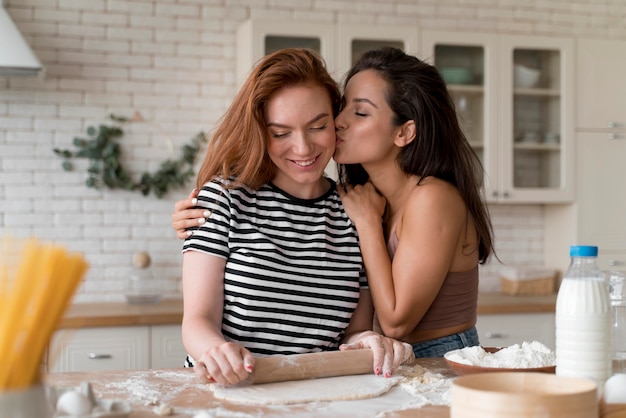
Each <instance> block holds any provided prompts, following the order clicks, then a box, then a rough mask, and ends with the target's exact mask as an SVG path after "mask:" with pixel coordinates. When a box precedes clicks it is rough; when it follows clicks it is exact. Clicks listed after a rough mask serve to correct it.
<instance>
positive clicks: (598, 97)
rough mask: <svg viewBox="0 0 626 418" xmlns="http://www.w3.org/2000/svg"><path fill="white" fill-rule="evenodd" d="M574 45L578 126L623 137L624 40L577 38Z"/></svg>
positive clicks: (625, 98)
mask: <svg viewBox="0 0 626 418" xmlns="http://www.w3.org/2000/svg"><path fill="white" fill-rule="evenodd" d="M577 48H578V54H577V62H576V69H577V72H578V77H577V83H576V90H577V91H578V100H577V103H578V106H577V113H576V127H577V129H578V130H579V131H600V132H603V133H605V136H606V137H607V138H609V139H615V140H617V139H621V140H624V139H626V94H625V92H626V78H625V77H624V68H626V54H624V51H626V41H623V40H607V39H578V41H577Z"/></svg>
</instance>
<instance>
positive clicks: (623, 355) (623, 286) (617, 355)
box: [605, 271, 626, 374]
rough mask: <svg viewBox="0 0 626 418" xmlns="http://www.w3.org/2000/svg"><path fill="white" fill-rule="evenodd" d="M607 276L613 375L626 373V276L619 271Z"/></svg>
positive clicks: (608, 272)
mask: <svg viewBox="0 0 626 418" xmlns="http://www.w3.org/2000/svg"><path fill="white" fill-rule="evenodd" d="M605 274H606V276H607V278H608V283H609V295H610V297H611V311H612V325H613V326H612V350H611V351H612V354H611V357H612V360H613V374H616V373H626V276H624V274H623V273H620V272H618V271H607V272H605Z"/></svg>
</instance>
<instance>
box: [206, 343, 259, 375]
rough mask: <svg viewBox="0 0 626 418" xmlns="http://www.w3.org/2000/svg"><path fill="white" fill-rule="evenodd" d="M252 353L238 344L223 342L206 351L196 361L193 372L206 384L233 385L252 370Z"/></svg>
mask: <svg viewBox="0 0 626 418" xmlns="http://www.w3.org/2000/svg"><path fill="white" fill-rule="evenodd" d="M254 363H255V360H254V357H253V356H252V353H250V351H248V350H247V349H245V348H244V347H242V346H240V345H239V344H235V343H231V342H225V343H222V344H220V345H216V346H215V347H213V348H211V349H210V350H208V351H206V352H205V353H204V354H203V355H202V357H200V358H199V359H197V360H196V362H195V365H194V371H195V372H196V374H197V375H198V376H199V377H200V378H201V379H202V380H203V381H204V382H208V383H219V384H221V385H234V384H235V383H238V382H240V381H242V380H245V379H247V378H248V376H249V375H250V373H251V372H252V371H253V370H254Z"/></svg>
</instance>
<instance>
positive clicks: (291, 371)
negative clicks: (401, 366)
mask: <svg viewBox="0 0 626 418" xmlns="http://www.w3.org/2000/svg"><path fill="white" fill-rule="evenodd" d="M373 363H374V355H373V353H372V350H370V349H360V350H348V351H324V352H320V353H308V354H292V355H285V356H281V355H277V356H270V357H261V358H257V359H256V364H255V366H254V371H253V372H252V373H251V374H250V377H249V378H248V379H246V380H249V381H250V383H253V384H259V383H271V382H284V381H288V380H304V379H312V378H319V377H333V376H345V375H352V374H368V373H373V372H374V365H373Z"/></svg>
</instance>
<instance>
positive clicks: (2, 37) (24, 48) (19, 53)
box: [0, 1, 43, 77]
mask: <svg viewBox="0 0 626 418" xmlns="http://www.w3.org/2000/svg"><path fill="white" fill-rule="evenodd" d="M42 69H43V67H42V65H41V62H40V61H39V59H37V56H36V55H35V53H34V52H33V51H32V50H31V49H30V47H29V46H28V44H27V43H26V41H25V40H24V37H22V34H21V33H20V31H19V30H18V29H17V26H15V23H13V20H11V16H9V14H8V13H7V11H6V10H5V9H4V1H0V77H35V76H37V75H38V74H39V72H40V71H41V70H42Z"/></svg>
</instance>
